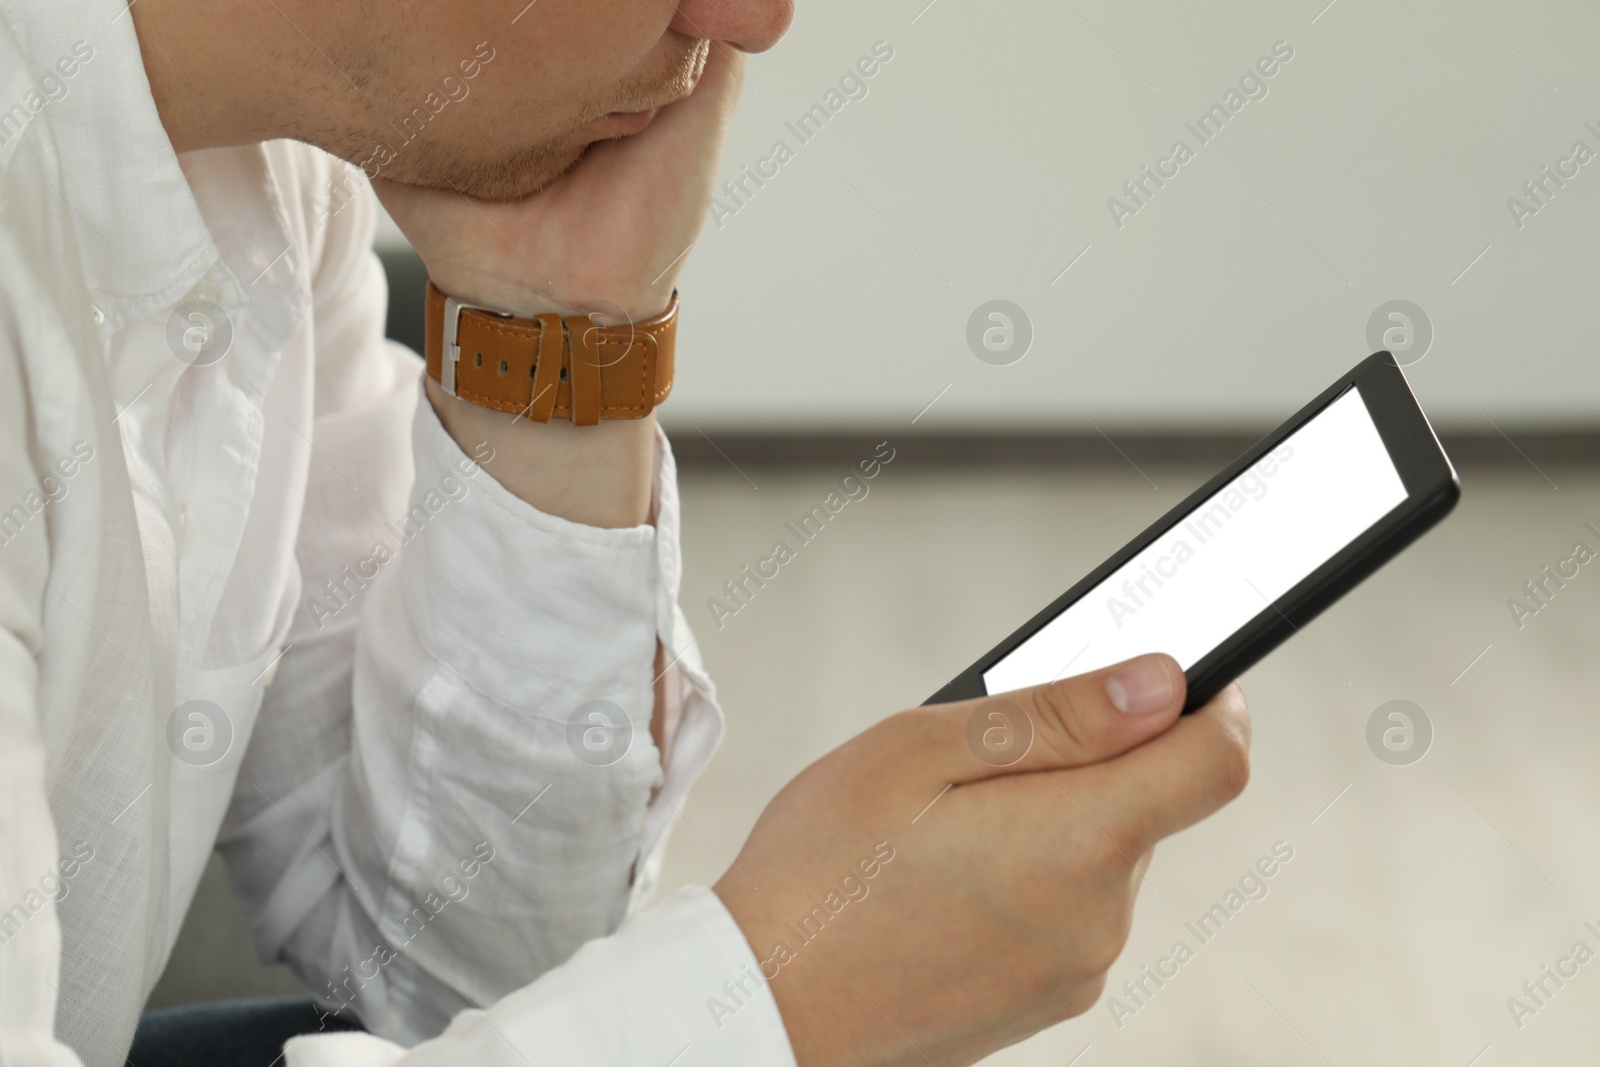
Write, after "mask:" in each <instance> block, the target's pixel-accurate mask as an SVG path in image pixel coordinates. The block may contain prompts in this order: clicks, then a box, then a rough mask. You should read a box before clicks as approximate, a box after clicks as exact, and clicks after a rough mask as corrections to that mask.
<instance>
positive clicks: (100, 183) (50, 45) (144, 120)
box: [0, 0, 243, 336]
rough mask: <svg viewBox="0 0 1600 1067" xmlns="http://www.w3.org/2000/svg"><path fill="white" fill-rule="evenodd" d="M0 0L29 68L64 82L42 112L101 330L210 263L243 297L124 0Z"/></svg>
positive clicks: (181, 285) (113, 327)
mask: <svg viewBox="0 0 1600 1067" xmlns="http://www.w3.org/2000/svg"><path fill="white" fill-rule="evenodd" d="M0 2H4V3H5V6H6V7H7V8H8V10H9V13H10V15H11V19H12V24H13V26H14V28H15V30H16V32H17V35H18V37H19V38H20V39H21V42H22V46H23V48H24V49H25V50H26V51H27V53H28V56H29V58H30V59H31V60H32V62H33V65H34V71H35V76H36V77H42V76H43V75H44V74H45V73H46V72H54V74H55V76H56V77H57V78H58V79H59V82H60V84H62V85H64V86H65V91H64V92H62V93H61V95H60V96H59V98H57V99H52V100H50V102H49V103H47V104H46V106H45V108H44V114H43V115H41V116H40V117H41V118H44V119H46V120H48V122H49V126H50V129H51V133H52V136H53V138H54V140H55V143H56V149H57V153H58V155H59V157H60V163H61V186H60V188H59V189H58V192H59V193H60V194H61V195H62V197H63V198H64V199H65V200H66V201H67V203H68V205H69V206H70V208H71V215H72V220H73V225H74V227H75V228H76V232H77V237H78V247H79V249H80V250H81V251H82V256H81V259H82V263H83V272H84V279H85V281H86V283H87V285H88V288H89V291H90V295H91V297H92V299H93V300H94V301H95V308H96V310H97V311H98V314H97V315H96V316H95V318H96V321H97V322H99V323H100V329H101V333H102V335H103V336H109V335H110V334H112V333H114V332H116V331H117V330H119V329H121V328H122V327H124V326H126V325H128V324H129V323H131V322H134V321H137V320H138V319H141V318H143V317H145V316H147V315H150V314H152V313H154V312H156V311H159V310H162V309H165V308H167V307H170V306H171V305H173V304H174V303H176V302H177V301H178V300H179V299H181V298H182V297H183V296H184V294H186V293H187V292H189V290H190V289H192V288H193V287H194V286H195V285H196V283H198V282H199V281H200V280H201V279H202V278H204V277H205V276H206V275H207V274H208V273H210V274H212V276H213V279H212V280H213V282H219V281H220V282H221V284H220V286H219V288H220V290H221V291H222V293H223V295H224V300H226V299H227V298H228V297H229V296H235V295H238V296H241V297H242V295H243V294H242V289H241V288H240V287H239V286H238V282H237V279H235V278H233V277H232V272H231V271H228V270H227V268H226V267H225V266H223V265H222V264H221V256H220V252H219V250H218V248H217V244H216V241H215V240H214V239H213V238H212V235H211V232H210V230H208V229H207V227H206V223H205V220H204V218H203V217H202V216H201V212H200V207H199V205H198V204H197V203H196V202H195V197H194V194H193V193H192V192H191V190H190V188H189V183H188V180H187V179H186V178H185V176H184V173H183V169H182V167H181V166H179V163H178V157H177V154H176V153H175V152H174V151H173V147H172V142H171V140H170V139H169V138H168V137H167V132H166V129H165V128H164V127H163V126H162V125H161V118H160V115H159V114H158V113H157V111H156V104H155V99H154V97H153V96H152V95H151V92H150V82H149V79H148V78H147V77H146V75H145V69H144V59H143V56H142V55H141V53H140V51H139V40H138V36H137V35H136V33H135V31H134V25H133V17H132V16H131V15H130V14H129V9H128V6H127V4H126V3H125V2H124V0H0ZM85 54H87V55H88V58H87V59H85V58H82V57H83V56H84V55H85ZM64 61H65V63H64V65H63V62H64ZM72 68H75V70H74V73H73V74H72V75H71V76H67V75H66V73H65V72H66V70H67V69H72ZM58 92H60V90H58ZM213 268H220V273H221V275H222V276H221V277H220V278H218V277H217V275H218V273H219V272H218V271H217V270H214V269H213ZM230 290H231V291H230Z"/></svg>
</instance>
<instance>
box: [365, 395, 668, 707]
mask: <svg viewBox="0 0 1600 1067" xmlns="http://www.w3.org/2000/svg"><path fill="white" fill-rule="evenodd" d="M658 447H659V445H658ZM413 451H414V454H415V457H416V483H415V487H414V488H413V490H412V495H411V507H410V510H409V511H408V512H407V514H406V516H405V517H404V518H403V519H402V520H400V521H399V522H397V523H391V524H390V527H391V529H390V531H389V532H390V534H391V535H392V536H394V537H396V538H399V539H400V541H401V543H402V544H403V546H404V551H403V552H401V554H400V568H401V588H402V590H403V596H404V599H405V603H406V606H407V609H408V613H409V614H410V616H411V618H412V619H413V620H414V622H415V625H416V629H417V634H418V636H419V638H420V639H421V640H422V643H423V645H424V646H425V647H426V648H427V649H428V650H429V651H430V652H432V653H433V654H434V655H435V656H437V657H438V659H439V660H440V661H441V662H443V663H445V664H448V665H449V666H450V668H451V669H452V670H453V671H455V672H456V673H458V674H459V675H461V676H462V677H464V678H467V679H470V681H471V684H472V686H473V687H474V688H476V689H478V690H479V691H480V692H482V693H483V694H484V695H486V696H488V697H489V698H490V699H493V700H496V701H498V702H500V703H502V704H506V705H510V706H521V705H526V704H527V703H528V701H529V698H530V696H533V697H537V696H539V695H541V694H546V693H551V692H559V693H582V694H585V695H586V697H588V698H591V699H592V698H599V697H605V698H608V699H611V700H612V701H614V702H616V703H618V704H620V705H621V706H622V707H623V708H625V709H626V710H627V712H628V714H629V715H630V716H632V715H633V714H634V712H635V711H637V710H640V709H639V708H637V707H635V705H638V704H639V702H640V696H639V694H641V693H647V692H648V690H649V686H650V678H651V673H650V672H651V665H652V664H653V663H654V662H655V645H656V631H657V615H658V609H657V601H658V597H659V592H660V588H659V587H660V585H661V574H660V570H661V568H660V566H659V565H658V550H659V546H658V544H657V540H658V536H659V535H658V531H657V528H656V527H655V526H650V525H644V526H631V527H623V528H620V529H605V528H600V527H595V526H584V525H581V524H579V523H575V522H569V521H568V520H566V519H562V518H559V517H557V516H554V515H549V514H546V513H544V512H542V511H539V510H538V509H537V508H535V507H533V506H532V505H531V504H529V503H527V502H526V501H524V500H522V499H521V498H520V497H517V496H516V495H514V494H512V493H511V492H510V491H508V490H507V489H506V488H505V487H504V486H502V485H501V484H500V483H499V482H498V481H496V480H495V478H494V476H493V475H494V464H495V453H494V450H493V449H492V448H491V447H489V446H488V445H487V444H480V445H478V446H476V447H475V448H473V449H470V450H468V451H463V449H462V448H461V446H460V445H458V444H457V443H456V441H455V439H454V438H453V437H451V436H450V434H449V433H448V431H446V430H445V428H444V427H443V425H441V424H440V422H439V418H438V415H437V414H436V413H435V412H434V410H433V405H432V404H431V403H429V401H428V400H427V398H426V396H423V397H422V398H420V399H419V401H418V403H417V412H416V420H415V423H414V425H413ZM469 453H470V454H469ZM671 519H672V521H676V515H675V514H673V515H672V516H671ZM670 536H671V538H672V540H673V541H674V542H675V540H676V531H675V530H674V531H672V532H671V535H670ZM530 635H537V640H536V641H535V640H530ZM645 712H646V721H647V720H648V709H645Z"/></svg>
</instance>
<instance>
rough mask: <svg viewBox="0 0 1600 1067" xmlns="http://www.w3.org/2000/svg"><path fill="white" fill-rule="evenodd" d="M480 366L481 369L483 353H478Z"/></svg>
mask: <svg viewBox="0 0 1600 1067" xmlns="http://www.w3.org/2000/svg"><path fill="white" fill-rule="evenodd" d="M478 366H480V367H481V366H483V353H482V352H479V353H478Z"/></svg>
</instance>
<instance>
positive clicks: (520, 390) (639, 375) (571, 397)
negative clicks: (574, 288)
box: [424, 282, 678, 426]
mask: <svg viewBox="0 0 1600 1067" xmlns="http://www.w3.org/2000/svg"><path fill="white" fill-rule="evenodd" d="M451 320H454V322H452V321H451ZM677 328H678V296H677V294H676V293H674V294H673V296H672V303H671V304H669V305H668V306H667V310H666V311H664V312H662V313H661V314H660V315H657V316H656V317H655V318H653V319H650V320H649V321H647V322H637V323H634V324H632V325H631V326H630V325H623V326H596V325H594V323H593V322H591V321H590V320H589V319H588V318H587V317H579V316H574V317H572V318H569V319H563V318H562V317H561V316H559V315H538V316H535V317H533V318H531V319H523V318H514V317H512V316H510V315H504V314H501V313H499V312H496V311H492V310H489V309H487V308H481V307H476V306H473V305H470V304H464V303H459V302H457V301H455V300H453V299H450V298H448V297H446V296H445V295H444V293H442V292H440V291H439V289H438V288H437V287H436V286H434V284H433V283H432V282H429V283H428V299H427V317H426V337H427V343H426V345H425V347H426V349H427V351H426V352H425V353H424V355H425V356H426V357H427V362H428V377H430V378H432V379H433V380H434V381H436V382H439V383H440V384H441V385H442V386H444V390H445V392H447V393H450V394H451V395H452V396H459V397H460V398H461V399H463V400H470V401H471V402H472V403H474V404H478V405H481V406H483V407H486V408H493V409H495V410H496V411H505V412H510V413H512V414H524V415H526V416H527V417H528V418H530V419H532V420H533V421H535V422H548V421H549V420H550V419H552V418H557V419H566V418H570V419H571V420H572V421H573V423H574V424H575V425H578V426H592V425H594V424H595V423H597V422H599V421H600V420H601V419H642V418H644V416H646V415H648V414H649V413H650V412H651V411H653V410H654V409H655V407H656V405H658V404H660V403H661V402H662V401H664V400H666V399H667V394H668V393H670V392H671V391H672V360H673V354H674V349H675V347H676V346H675V341H676V339H677V332H678V330H677ZM452 341H453V344H452Z"/></svg>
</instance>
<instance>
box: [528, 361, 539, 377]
mask: <svg viewBox="0 0 1600 1067" xmlns="http://www.w3.org/2000/svg"><path fill="white" fill-rule="evenodd" d="M538 373H539V364H537V363H533V364H529V366H528V377H530V378H533V377H536V376H537V375H538Z"/></svg>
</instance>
